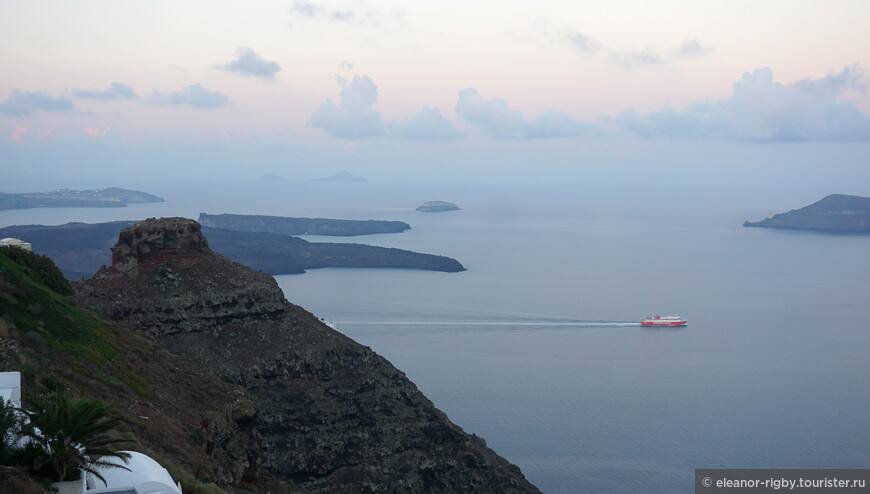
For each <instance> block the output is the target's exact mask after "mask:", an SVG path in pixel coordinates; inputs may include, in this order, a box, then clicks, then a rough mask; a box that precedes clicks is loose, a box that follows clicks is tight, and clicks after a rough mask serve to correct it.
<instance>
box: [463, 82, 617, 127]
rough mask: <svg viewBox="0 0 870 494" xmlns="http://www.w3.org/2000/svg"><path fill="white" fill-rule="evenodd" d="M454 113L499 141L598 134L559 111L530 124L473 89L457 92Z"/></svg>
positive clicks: (548, 113)
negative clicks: (457, 98) (500, 139)
mask: <svg viewBox="0 0 870 494" xmlns="http://www.w3.org/2000/svg"><path fill="white" fill-rule="evenodd" d="M456 113H458V114H459V115H460V116H461V117H462V118H464V119H465V120H466V121H468V122H469V123H471V124H472V125H474V126H476V127H477V128H479V129H480V131H481V132H482V133H483V134H484V135H488V136H491V137H497V138H502V139H541V138H556V137H579V136H584V135H595V134H599V133H600V129H598V127H597V126H595V125H592V124H588V123H585V122H580V121H578V120H575V119H574V118H573V117H572V116H571V115H570V114H568V113H567V112H562V111H555V110H548V111H546V112H544V113H542V114H541V115H539V116H538V117H537V118H535V119H534V120H533V121H531V122H529V121H528V120H527V119H526V117H525V116H523V114H522V113H521V112H519V111H518V110H514V109H512V108H511V107H510V106H508V103H507V101H505V100H503V99H500V98H493V99H485V98H483V97H482V96H481V95H480V94H478V92H477V91H476V90H475V89H473V88H466V89H463V90H462V91H459V100H458V101H457V102H456Z"/></svg>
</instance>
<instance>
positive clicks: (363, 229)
mask: <svg viewBox="0 0 870 494" xmlns="http://www.w3.org/2000/svg"><path fill="white" fill-rule="evenodd" d="M199 223H200V224H201V225H202V226H205V227H209V228H220V229H223V230H234V231H237V232H268V233H280V234H282V235H326V236H338V237H348V236H355V235H373V234H376V233H401V232H404V231H405V230H410V229H411V225H409V224H407V223H405V222H404V221H384V220H337V219H330V218H292V217H287V216H263V215H252V214H206V213H200V214H199Z"/></svg>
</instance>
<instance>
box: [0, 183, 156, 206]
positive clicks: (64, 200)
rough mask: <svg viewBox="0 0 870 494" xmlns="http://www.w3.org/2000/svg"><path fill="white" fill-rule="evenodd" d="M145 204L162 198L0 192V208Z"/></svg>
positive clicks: (120, 192) (115, 192)
mask: <svg viewBox="0 0 870 494" xmlns="http://www.w3.org/2000/svg"><path fill="white" fill-rule="evenodd" d="M146 202H164V199H163V198H161V197H157V196H155V195H152V194H148V193H146V192H141V191H138V190H127V189H121V188H119V187H109V188H106V189H92V190H71V189H58V190H52V191H48V192H25V193H18V194H7V193H3V192H0V209H30V208H123V207H125V206H126V205H127V204H136V203H146Z"/></svg>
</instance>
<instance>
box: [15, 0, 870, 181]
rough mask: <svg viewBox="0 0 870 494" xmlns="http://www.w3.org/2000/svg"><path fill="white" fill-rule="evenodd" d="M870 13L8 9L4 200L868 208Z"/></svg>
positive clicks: (444, 7) (755, 7)
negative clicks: (212, 197)
mask: <svg viewBox="0 0 870 494" xmlns="http://www.w3.org/2000/svg"><path fill="white" fill-rule="evenodd" d="M867 18H870V4H868V3H866V2H862V1H843V2H837V3H833V4H832V3H829V2H820V1H810V2H802V3H795V2H788V1H772V2H765V3H764V4H762V5H759V4H757V3H753V2H706V3H704V4H685V3H680V2H666V3H656V4H654V5H653V4H648V3H645V2H635V1H621V2H610V3H607V4H601V5H598V4H593V5H586V4H576V3H571V2H560V1H550V2H543V3H536V4H534V5H531V4H528V5H526V4H518V5H503V4H502V3H496V2H490V1H486V2H475V3H473V4H468V3H467V2H465V3H459V2H446V3H445V2H439V3H438V4H431V5H430V4H421V3H415V4H407V3H403V2H386V1H384V2H366V1H345V2H330V3H328V4H327V3H318V2H305V1H299V0H287V1H269V2H258V3H257V4H256V5H252V6H240V5H236V4H234V3H231V2H213V3H212V4H210V5H209V8H208V10H207V11H204V10H203V9H202V8H201V7H200V4H198V3H194V2H148V3H137V2H127V3H123V4H119V3H114V2H100V1H89V2H77V3H75V4H68V3H63V2H53V1H49V0H45V1H27V2H25V1H18V0H14V1H12V2H9V3H8V5H6V7H5V8H4V16H3V17H2V19H0V39H2V41H3V43H0V64H2V66H3V68H4V77H3V78H2V79H0V172H2V173H3V177H4V179H3V183H2V189H3V190H5V191H8V190H10V189H15V188H24V189H34V188H52V187H60V186H79V187H82V188H91V187H99V186H107V185H118V186H124V187H128V188H135V187H136V186H137V184H138V183H140V182H142V181H149V180H151V181H153V180H169V181H179V180H194V179H202V180H204V181H212V180H214V181H224V180H231V181H246V180H256V178H257V177H259V176H260V175H262V174H264V173H271V174H274V175H278V176H281V177H284V178H287V179H288V180H308V179H312V178H318V177H324V176H329V175H332V174H334V173H336V172H337V171H339V170H343V169H346V170H348V171H351V172H352V173H356V174H360V175H363V176H366V177H367V178H369V180H371V181H376V182H377V181H380V182H390V181H395V182H408V183H413V182H415V181H420V182H427V183H443V184H446V185H449V184H483V183H497V184H503V185H505V186H509V185H510V184H518V183H531V184H541V185H546V184H547V183H550V182H555V183H560V184H571V183H575V184H601V185H609V184H621V183H633V184H653V185H664V184H682V185H696V186H752V187H757V186H765V185H767V186H771V187H778V186H795V187H798V188H800V187H805V188H809V189H813V190H815V189H819V190H820V191H821V189H826V190H825V191H824V192H825V193H831V192H843V193H852V194H864V195H866V194H867V193H868V192H867V189H866V186H865V185H862V184H866V183H870V171H868V169H870V167H868V166H867V162H866V158H867V156H870V95H868V91H867V88H868V86H870V79H868V77H867V75H866V67H867V66H868V64H870V59H868V51H867V50H866V47H867V46H870V34H868V31H867V30H866V28H865V25H864V24H865V23H864V22H863V21H864V19H867Z"/></svg>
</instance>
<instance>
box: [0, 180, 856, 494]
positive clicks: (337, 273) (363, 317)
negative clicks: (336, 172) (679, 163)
mask: <svg viewBox="0 0 870 494" xmlns="http://www.w3.org/2000/svg"><path fill="white" fill-rule="evenodd" d="M141 188H142V189H143V190H146V191H148V192H153V193H156V194H158V195H162V196H164V197H166V198H167V200H168V202H166V203H162V204H150V205H136V206H132V207H128V208H124V209H112V210H102V209H101V210H97V209H43V210H27V211H0V226H6V225H12V224H27V223H42V224H59V223H65V222H67V221H84V222H97V221H109V220H117V219H142V218H146V217H150V216H170V215H172V216H175V215H179V216H188V217H193V218H196V217H197V216H198V214H199V213H200V212H207V213H224V212H231V213H250V214H274V215H286V216H320V217H333V218H350V219H388V220H402V221H406V222H408V223H410V224H411V226H412V228H413V229H412V230H410V231H408V232H405V233H402V234H393V235H374V236H365V237H352V238H344V239H341V238H333V237H308V238H307V239H308V240H311V241H331V242H334V241H352V242H359V243H370V244H376V245H383V246H389V247H398V248H405V249H411V250H416V251H421V252H428V253H434V254H442V255H447V256H451V257H454V258H456V259H458V260H459V261H460V262H462V263H463V264H464V265H465V266H466V268H468V271H466V272H463V273H450V274H448V273H434V272H425V271H413V270H380V269H378V270H376V269H321V270H312V271H309V272H308V273H306V274H304V275H286V276H278V277H277V279H278V282H279V283H280V285H281V287H282V289H283V290H284V293H285V295H286V297H287V298H288V299H289V300H290V301H292V302H294V303H297V304H299V305H301V306H303V307H305V308H306V309H308V310H310V311H311V312H313V313H315V314H317V315H318V316H320V317H323V318H325V319H329V320H332V321H334V323H335V324H336V325H337V326H338V327H339V329H340V330H341V331H343V332H344V333H345V334H347V335H349V336H351V337H352V338H354V339H356V340H357V341H359V342H361V343H363V344H365V345H367V346H370V347H371V348H373V349H374V350H375V351H376V352H378V353H380V354H381V355H383V356H385V357H386V358H387V359H389V360H390V361H391V362H392V363H393V364H394V365H396V367H398V368H399V369H401V370H403V371H404V372H405V373H407V375H408V376H409V377H410V378H411V380H412V381H414V382H415V383H416V384H417V385H418V387H419V388H420V389H421V390H422V391H423V392H424V393H425V394H426V395H427V396H428V397H429V398H430V399H432V401H433V402H434V403H435V405H436V406H438V407H439V408H440V409H442V410H444V411H445V412H446V413H447V414H448V415H449V416H450V418H451V419H452V420H453V421H454V422H456V423H457V424H459V425H460V426H462V427H463V428H464V429H465V430H466V431H467V432H469V433H475V434H477V435H479V436H482V437H484V438H485V439H486V440H487V442H488V444H489V445H490V446H491V447H492V448H493V449H495V450H496V451H497V452H499V453H500V454H502V455H503V456H505V457H506V458H508V459H509V460H510V461H512V462H513V463H515V464H517V465H519V466H520V467H521V468H522V470H523V472H524V473H525V475H526V476H527V477H528V478H529V479H530V480H531V481H532V482H533V483H535V484H536V485H537V486H539V487H540V488H541V490H543V491H544V492H546V493H551V494H558V493H564V494H568V493H571V494H573V493H577V492H589V493H623V492H624V493H634V492H638V493H671V492H678V493H679V492H684V493H690V492H693V482H694V480H693V479H694V469H695V468H800V467H806V468H866V467H868V465H870V447H868V444H870V421H868V420H867V410H870V389H868V386H867V383H868V382H870V355H868V352H870V236H863V237H861V236H838V235H819V234H812V233H801V232H784V231H773V230H765V229H755V228H743V227H742V226H741V224H742V222H743V221H744V220H747V219H749V220H758V219H761V218H763V217H765V216H770V215H772V214H774V213H777V212H781V211H785V210H788V209H791V208H797V207H801V206H804V205H806V204H809V203H810V202H813V201H815V200H817V199H820V198H821V197H822V195H824V194H818V195H813V196H805V197H801V198H800V199H796V198H795V197H789V196H788V195H787V194H780V195H776V194H767V193H765V192H764V191H759V190H755V191H738V192H739V193H738V192H735V191H724V190H708V191H697V190H695V191H689V190H674V191H669V193H668V194H666V195H657V196H654V195H651V194H649V193H647V192H646V191H644V190H643V189H642V188H633V189H617V188H612V189H608V190H596V189H592V188H589V189H588V190H582V189H580V190H577V189H574V190H570V189H568V188H565V189H561V190H559V189H555V188H554V189H550V190H547V191H531V190H521V189H508V188H504V189H501V190H499V188H497V187H490V188H489V189H486V190H480V189H472V188H445V189H439V190H435V189H433V188H426V187H419V188H411V187H407V186H404V187H399V186H386V185H374V184H342V183H339V184H330V183H251V184H234V185H233V186H232V187H230V186H222V185H208V186H206V185H200V186H189V187H185V188H184V189H180V188H175V189H170V188H164V187H162V186H160V185H154V186H151V187H150V188H147V187H146V186H142V187H141ZM829 192H835V191H829ZM657 193H658V194H661V191H660V189H659V190H658V192H657ZM427 200H447V201H451V202H456V203H457V204H459V205H460V206H461V207H462V208H463V209H462V210H461V211H454V212H447V213H437V214H431V213H430V214H426V213H419V212H416V211H414V210H413V208H414V207H416V206H417V205H418V204H419V203H421V202H424V201H427ZM35 247H36V248H37V250H38V246H35ZM674 313H678V314H679V315H681V316H683V317H685V318H687V319H688V320H689V325H688V327H685V328H668V329H647V328H642V327H640V326H639V324H638V323H637V321H638V320H639V319H640V318H641V317H643V316H645V315H651V314H661V315H670V314H674Z"/></svg>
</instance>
